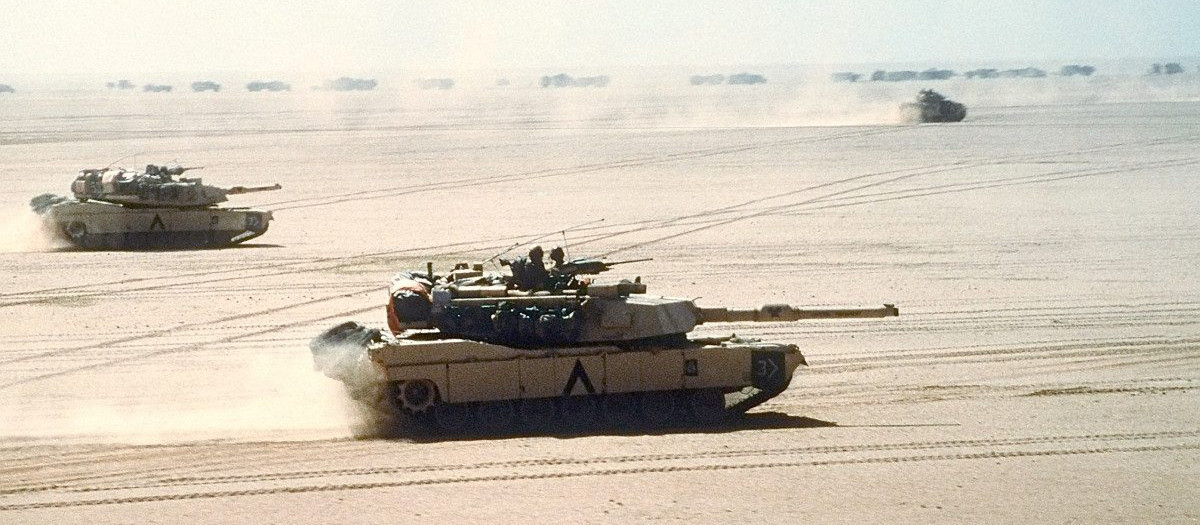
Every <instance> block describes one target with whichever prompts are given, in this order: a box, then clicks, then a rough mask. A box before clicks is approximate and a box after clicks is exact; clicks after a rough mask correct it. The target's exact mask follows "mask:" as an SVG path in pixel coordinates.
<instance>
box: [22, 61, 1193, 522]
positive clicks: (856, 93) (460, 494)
mask: <svg viewBox="0 0 1200 525" xmlns="http://www.w3.org/2000/svg"><path fill="white" fill-rule="evenodd" d="M1114 82H1115V81H1107V80H1104V79H1099V80H1094V81H1092V82H1091V83H1089V84H1080V83H1075V84H1070V83H1068V81H1067V79H1050V80H1046V81H1045V82H1037V81H1029V82H1027V83H1019V82H1002V81H997V82H996V83H993V84H989V86H990V87H988V88H987V90H982V89H979V88H973V87H972V85H969V84H959V85H957V88H958V89H957V90H956V89H955V85H954V84H948V85H947V89H944V90H943V91H945V92H947V93H948V94H950V95H951V96H952V97H954V98H958V99H960V100H962V101H963V102H965V103H967V104H968V106H969V107H970V113H969V114H968V120H967V121H966V122H963V123H961V124H956V125H921V126H911V125H901V124H898V123H896V122H895V121H894V118H895V117H894V114H895V111H894V106H895V104H896V103H898V102H899V101H901V100H903V99H906V98H908V97H910V96H911V93H909V91H910V89H911V91H913V92H915V90H916V87H914V86H911V85H905V86H901V87H888V88H886V89H884V88H879V87H870V86H868V87H858V88H855V87H840V88H835V87H829V88H822V90H821V93H820V94H822V95H828V96H830V97H832V98H826V99H819V98H816V97H813V96H812V93H811V92H810V91H811V90H810V91H804V90H801V89H797V88H787V87H772V88H763V89H761V90H758V91H753V90H736V89H731V88H717V89H718V90H720V91H707V92H695V91H683V90H680V91H677V92H668V93H652V94H647V93H644V92H631V91H622V90H619V89H611V90H590V91H589V90H577V91H560V92H545V91H541V90H524V91H517V90H514V91H512V92H508V91H494V92H479V93H467V92H455V91H450V92H444V93H416V92H387V91H383V92H378V93H368V94H328V93H317V94H308V93H296V94H288V93H279V94H247V93H240V94H239V93H220V94H213V93H203V94H192V93H176V94H171V95H169V96H156V95H153V94H141V93H136V94H121V95H113V94H62V93H60V94H44V95H39V94H18V95H17V96H10V97H4V98H2V99H0V122H2V123H3V124H0V159H2V161H0V177H2V180H3V185H2V188H0V212H2V213H3V215H2V216H0V226H3V228H4V231H3V235H4V245H3V248H4V252H3V253H0V261H3V265H2V266H0V267H2V268H3V269H2V270H0V279H2V283H3V285H2V288H0V313H2V316H0V319H2V321H0V327H2V328H0V522H4V523H56V522H68V521H70V522H87V523H93V524H105V523H130V522H137V523H179V522H188V523H246V522H261V523H278V522H285V521H286V522H289V523H300V524H307V523H331V522H338V523H367V522H370V523H380V522H430V523H440V522H452V523H469V522H487V523H492V522H535V523H537V522H550V521H562V522H630V521H637V522H651V521H655V522H656V521H664V522H720V523H729V522H734V521H753V522H766V523H798V522H857V523H862V522H882V521H888V522H920V523H927V522H952V523H964V522H965V523H975V522H997V523H1013V522H1039V523H1096V522H1128V523H1146V522H1153V523H1167V522H1181V521H1184V522H1187V521H1196V520H1197V519H1200V488H1198V486H1197V485H1196V483H1195V480H1196V479H1200V392H1198V389H1200V324H1198V323H1200V321H1197V317H1198V316H1197V314H1198V313H1200V272H1198V270H1197V265H1196V261H1198V260H1200V233H1198V232H1200V228H1198V227H1200V213H1197V211H1198V210H1200V178H1198V177H1196V176H1195V173H1196V167H1197V165H1200V153H1198V152H1200V148H1198V147H1197V145H1198V144H1200V90H1198V89H1197V85H1196V83H1194V82H1193V83H1191V84H1182V85H1172V86H1165V87H1164V86H1161V85H1150V84H1147V82H1148V81H1142V80H1138V79H1133V80H1125V81H1122V83H1117V84H1114ZM976 85H979V84H976ZM834 89H842V90H845V92H837V93H836V96H833V95H830V93H832V91H831V90H834ZM889 89H890V90H891V91H887V90H889ZM697 93H699V94H697ZM260 95H261V96H260ZM125 155H130V157H129V158H127V159H125V160H123V161H121V163H122V164H125V165H126V166H128V167H136V166H141V165H145V164H147V163H150V162H156V163H160V162H166V161H170V160H172V159H178V160H179V161H181V162H183V163H185V164H199V165H204V166H206V170H205V171H203V172H202V173H201V174H202V175H203V177H204V178H205V179H206V181H208V182H212V183H217V184H221V185H227V186H229V185H236V184H247V185H248V184H254V185H258V184H269V183H273V182H279V183H281V184H283V186H284V189H283V190H282V191H278V192H273V193H264V194H253V195H246V196H243V197H244V198H239V199H237V200H236V204H237V205H246V206H255V207H260V208H265V209H271V210H274V211H275V217H276V221H275V222H274V223H273V225H272V227H271V230H270V231H269V232H268V233H267V234H266V235H265V236H263V237H261V238H260V239H257V240H256V241H255V242H254V243H253V244H252V245H249V246H244V247H240V248H236V249H226V250H215V251H188V252H151V253H120V252H81V251H72V250H63V249H58V248H55V247H53V246H48V245H46V244H45V243H44V242H42V241H39V240H38V239H37V237H36V236H35V235H34V234H33V229H32V227H31V222H32V221H31V219H30V214H29V213H28V212H26V211H25V207H26V203H27V201H28V199H29V198H30V197H32V196H34V195H36V194H38V193H42V192H46V191H58V192H65V190H66V189H67V185H68V183H69V181H70V179H71V177H72V176H73V174H74V173H75V172H76V171H77V170H78V169H81V168H84V167H96V166H103V165H105V164H108V163H109V162H112V161H113V160H114V159H117V158H119V157H122V156H125ZM599 219H603V221H602V222H598V220H599ZM581 224H582V226H578V227H576V228H574V229H571V230H570V231H567V232H565V233H558V232H559V231H560V230H563V229H564V228H568V227H571V226H577V225H581ZM539 236H545V238H544V239H543V240H542V241H541V242H542V243H543V244H545V245H547V246H549V245H552V244H558V243H562V242H563V241H564V240H565V242H566V243H567V245H568V247H569V251H570V253H571V254H572V255H573V256H582V255H594V254H609V256H610V257H612V258H638V257H653V258H654V260H653V261H651V262H645V263H638V264H636V265H630V266H629V267H627V268H628V273H629V274H631V275H640V276H642V278H643V280H645V281H646V282H648V283H650V287H651V291H652V292H659V293H663V294H667V295H673V296H681V297H699V298H700V299H699V301H700V303H701V304H703V305H713V306H716V305H734V306H755V305H758V304H762V303H777V302H791V303H793V304H798V305H806V306H833V305H846V306H855V305H862V306H871V305H877V304H879V303H884V302H889V303H896V304H898V305H899V306H900V308H901V317H900V318H894V319H885V320H862V321H834V322H809V323H801V324H792V325H776V324H759V325H752V324H733V325H720V326H715V325H714V326H704V327H703V329H702V330H701V332H702V333H703V334H709V335H723V334H729V333H731V332H732V333H737V334H738V335H747V336H754V337H761V338H765V339H769V340H778V341H783V342H793V343H796V344H798V345H800V346H801V348H802V349H803V351H804V352H805V355H806V356H807V358H808V361H809V363H810V365H811V366H810V367H809V368H806V369H801V370H800V371H799V372H798V374H797V377H796V379H795V380H794V381H793V383H792V387H791V388H790V389H789V390H787V391H786V392H784V393H783V394H782V395H780V396H779V397H777V398H776V399H774V400H773V401H771V402H769V403H767V404H765V405H763V406H762V407H760V408H759V409H757V410H755V411H754V412H752V413H751V414H750V415H749V416H748V417H747V419H746V421H745V422H744V423H741V424H738V425H736V426H733V427H730V428H723V429H718V430H701V431H697V430H694V429H680V430H678V431H664V432H654V433H636V434H629V433H622V432H615V431H613V432H600V433H595V434H587V435H562V436H518V437H509V438H502V439H445V440H437V439H428V438H395V439H382V438H370V439H354V438H353V437H352V432H351V430H350V429H351V428H352V427H353V426H355V422H356V416H355V414H354V412H353V410H351V409H350V407H348V405H347V403H346V401H345V400H344V399H343V396H342V394H341V392H340V390H339V385H337V384H336V383H334V382H333V381H332V380H329V379H327V378H325V377H324V376H322V375H320V374H318V373H315V372H313V371H312V370H311V360H310V357H309V355H308V351H307V348H306V344H307V341H308V340H309V339H310V338H311V337H312V336H314V335H315V334H317V333H319V332H320V331H321V330H323V329H324V328H326V327H327V326H330V325H332V324H334V323H336V322H339V321H342V320H345V319H359V320H362V321H364V322H367V323H369V324H373V325H382V324H383V322H384V317H383V308H382V306H381V305H382V301H383V298H384V296H385V291H384V290H385V288H384V286H385V281H386V279H387V278H388V276H389V275H390V274H391V273H392V272H394V271H395V270H398V269H404V268H411V267H418V266H420V265H422V264H423V262H424V261H426V260H432V261H437V262H439V263H449V262H453V261H457V260H471V259H476V260H478V259H484V258H487V257H488V256H490V255H493V254H494V253H496V252H499V251H501V250H503V249H505V248H507V247H509V246H511V245H512V244H514V243H516V242H521V241H524V240H528V239H531V238H536V237H539Z"/></svg>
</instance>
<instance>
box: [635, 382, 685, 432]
mask: <svg viewBox="0 0 1200 525" xmlns="http://www.w3.org/2000/svg"><path fill="white" fill-rule="evenodd" d="M682 408H683V407H681V406H680V403H679V396H678V395H676V394H675V392H672V391H669V390H666V391H658V392H646V393H644V394H642V416H643V417H645V418H646V422H647V423H649V424H651V425H653V426H664V425H670V424H675V423H678V422H679V420H680V419H681V416H683V410H682Z"/></svg>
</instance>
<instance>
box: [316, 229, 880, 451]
mask: <svg viewBox="0 0 1200 525" xmlns="http://www.w3.org/2000/svg"><path fill="white" fill-rule="evenodd" d="M560 254H561V252H558V254H552V258H554V259H555V265H554V266H553V267H551V268H549V269H546V268H544V267H543V266H542V263H541V260H540V259H541V253H540V248H535V251H534V252H531V255H530V257H529V258H521V259H518V260H517V261H513V262H511V263H509V266H510V267H511V274H504V273H485V272H483V271H482V268H483V267H482V265H481V264H476V265H468V264H460V265H458V267H457V268H456V269H455V270H453V271H451V272H449V273H447V274H441V275H438V274H434V273H433V271H432V265H430V266H429V267H428V268H427V270H426V272H423V273H421V272H402V273H400V274H397V275H396V276H395V277H394V278H393V280H392V283H391V293H390V296H389V299H388V305H387V312H388V325H389V330H388V331H386V332H385V331H383V330H379V329H371V328H368V327H366V326H363V325H361V324H358V323H356V322H346V323H343V324H340V325H338V326H335V327H333V328H331V329H329V330H327V331H326V332H324V333H323V334H321V335H319V336H318V337H316V338H315V339H313V341H312V343H311V344H310V348H311V350H312V353H313V359H314V367H315V368H316V369H317V370H319V371H321V372H323V373H325V374H326V375H328V376H329V377H332V378H334V379H338V380H340V381H342V382H343V383H345V384H346V386H347V389H348V390H349V392H350V393H351V395H352V396H353V397H356V398H358V399H359V400H360V401H364V402H366V403H378V404H379V406H382V407H384V409H385V410H390V411H393V412H395V413H399V414H403V415H404V416H406V417H408V418H411V419H415V420H417V421H420V422H422V423H426V424H429V425H432V426H434V427H436V428H440V429H441V430H444V431H449V432H452V433H457V432H463V431H468V432H470V431H482V432H496V431H504V430H507V429H511V428H515V427H516V428H526V429H542V428H557V427H559V426H564V425H565V426H567V427H573V426H579V425H583V426H588V425H593V424H600V423H607V424H608V425H611V426H616V427H630V426H646V425H648V426H663V425H681V424H717V423H721V422H724V421H727V420H729V419H731V418H735V417H737V416H739V415H741V414H743V413H744V412H746V411H747V410H749V409H751V408H753V407H755V406H758V405H759V404H761V403H763V402H765V401H767V400H768V399H770V398H772V397H774V396H776V395H778V394H779V393H781V392H783V391H784V389H786V388H787V387H788V384H789V383H790V382H791V379H792V374H793V372H794V371H795V370H796V368H797V367H798V366H800V365H802V364H806V363H805V361H804V356H803V354H801V352H800V349H799V348H798V347H797V346H796V345H794V344H788V343H770V342H762V341H758V340H755V339H747V338H739V337H735V336H730V337H708V338H701V337H688V334H689V333H690V332H691V331H692V330H693V329H695V327H696V326H697V325H700V324H702V323H726V322H793V321H802V320H809V319H848V318H880V317H889V316H896V315H899V311H898V310H897V309H896V307H895V306H893V305H890V304H885V305H883V306H882V307H879V308H864V309H801V308H795V307H792V306H788V305H768V306H763V307H760V308H750V309H736V308H711V307H700V306H697V305H696V304H695V303H694V302H693V301H691V300H689V299H678V298H670V297H662V296H657V295H650V294H648V293H647V289H646V285H645V284H644V283H642V282H640V279H637V280H634V281H628V280H621V281H616V282H599V281H597V280H595V279H594V278H590V277H587V276H588V275H592V274H596V273H600V272H603V271H605V270H607V269H609V268H610V267H611V266H613V265H615V264H618V263H610V262H605V261H602V260H576V261H572V262H563V260H562V257H561V255H560ZM555 255H558V256H557V257H555ZM522 259H523V260H522Z"/></svg>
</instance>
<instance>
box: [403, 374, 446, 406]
mask: <svg viewBox="0 0 1200 525" xmlns="http://www.w3.org/2000/svg"><path fill="white" fill-rule="evenodd" d="M437 397H438V396H437V385H434V384H433V381H430V380H428V379H414V380H411V381H405V382H404V383H402V384H401V385H400V391H399V400H400V406H401V408H403V409H404V410H406V411H408V412H410V413H413V414H419V413H421V412H424V411H426V410H429V407H432V406H433V404H434V403H436V402H437Z"/></svg>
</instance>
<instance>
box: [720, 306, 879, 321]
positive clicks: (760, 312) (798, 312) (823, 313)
mask: <svg viewBox="0 0 1200 525" xmlns="http://www.w3.org/2000/svg"><path fill="white" fill-rule="evenodd" d="M696 310H697V317H699V320H698V322H700V323H738V322H755V323H774V322H789V321H805V320H809V319H871V318H878V317H897V316H899V315H900V310H899V309H898V308H896V305H893V304H885V305H883V307H882V308H833V309H815V308H813V309H801V308H795V307H793V306H790V305H786V304H768V305H764V306H761V307H759V308H701V307H697V308H696Z"/></svg>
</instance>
